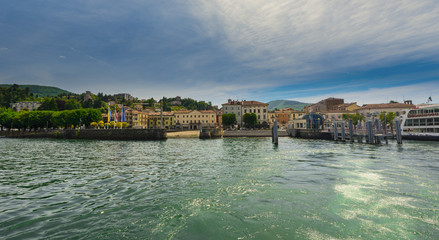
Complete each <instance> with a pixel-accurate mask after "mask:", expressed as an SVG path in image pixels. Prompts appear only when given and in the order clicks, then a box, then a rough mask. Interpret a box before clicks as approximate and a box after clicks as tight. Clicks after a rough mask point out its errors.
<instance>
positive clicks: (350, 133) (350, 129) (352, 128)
mask: <svg viewBox="0 0 439 240" xmlns="http://www.w3.org/2000/svg"><path fill="white" fill-rule="evenodd" d="M349 142H350V143H354V125H353V123H352V119H349Z"/></svg>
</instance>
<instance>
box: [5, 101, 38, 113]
mask: <svg viewBox="0 0 439 240" xmlns="http://www.w3.org/2000/svg"><path fill="white" fill-rule="evenodd" d="M40 106H41V102H16V103H11V109H13V110H14V111H17V112H18V111H21V110H23V109H27V110H29V111H33V110H37V109H38V108H39V107H40Z"/></svg>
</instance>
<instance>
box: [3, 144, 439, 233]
mask: <svg viewBox="0 0 439 240" xmlns="http://www.w3.org/2000/svg"><path fill="white" fill-rule="evenodd" d="M0 153H1V156H0V183H1V185H0V239H191V240H192V239H439V157H438V156H439V143H437V142H417V141H405V142H404V144H403V145H402V146H398V145H397V144H396V143H395V142H390V144H389V145H381V146H370V145H366V144H357V143H355V144H348V143H335V142H332V141H316V140H302V139H291V138H281V139H279V146H278V147H275V146H273V145H272V143H271V139H270V138H235V139H217V140H199V139H168V140H167V141H151V142H142V141H133V142H117V141H80V140H78V141H77V140H51V139H5V138H3V139H0Z"/></svg>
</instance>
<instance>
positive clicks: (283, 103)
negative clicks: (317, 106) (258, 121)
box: [268, 100, 310, 111]
mask: <svg viewBox="0 0 439 240" xmlns="http://www.w3.org/2000/svg"><path fill="white" fill-rule="evenodd" d="M307 105H310V103H303V102H298V101H291V100H274V101H270V102H268V110H274V109H275V108H277V109H283V108H292V109H294V110H298V111H303V108H304V107H305V106H307Z"/></svg>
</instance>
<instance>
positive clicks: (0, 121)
mask: <svg viewBox="0 0 439 240" xmlns="http://www.w3.org/2000/svg"><path fill="white" fill-rule="evenodd" d="M16 114H18V113H17V112H14V111H13V110H12V109H10V108H2V109H1V110H0V125H1V130H2V131H3V128H7V129H9V130H11V127H12V120H13V118H14V115H16Z"/></svg>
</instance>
